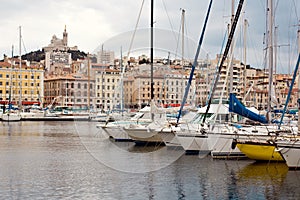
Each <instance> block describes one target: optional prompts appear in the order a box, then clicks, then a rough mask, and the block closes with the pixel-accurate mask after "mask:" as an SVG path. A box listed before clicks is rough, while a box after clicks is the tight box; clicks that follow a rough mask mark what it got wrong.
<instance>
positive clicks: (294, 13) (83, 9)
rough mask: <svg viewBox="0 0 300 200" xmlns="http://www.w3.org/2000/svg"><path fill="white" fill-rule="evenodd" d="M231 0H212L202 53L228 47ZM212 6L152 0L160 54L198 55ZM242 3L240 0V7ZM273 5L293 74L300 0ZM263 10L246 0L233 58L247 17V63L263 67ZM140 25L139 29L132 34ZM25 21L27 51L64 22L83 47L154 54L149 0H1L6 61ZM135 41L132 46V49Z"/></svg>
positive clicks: (211, 54) (280, 58)
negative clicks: (226, 37) (207, 13)
mask: <svg viewBox="0 0 300 200" xmlns="http://www.w3.org/2000/svg"><path fill="white" fill-rule="evenodd" d="M143 2H144V3H143ZM231 2H232V1H231V0H215V1H214V2H213V5H212V9H211V14H210V17H209V21H208V24H207V28H206V32H205V36H204V40H203V44H202V49H201V53H200V57H199V58H200V59H205V58H207V57H208V58H210V59H214V58H215V57H216V54H219V53H220V52H222V44H223V40H224V37H225V35H226V33H227V25H228V23H229V22H230V16H231ZM142 3H143V4H142ZM208 4H209V0H154V22H155V23H154V29H155V34H154V40H155V42H154V52H155V53H154V55H155V56H160V57H167V56H168V52H171V53H170V54H171V55H170V57H171V59H172V58H180V57H181V56H182V54H183V57H185V58H186V59H191V60H192V59H193V58H194V56H195V52H196V48H197V44H198V40H199V37H200V34H201V31H202V27H203V23H204V19H205V16H206V12H207V8H208ZM237 4H238V1H237V0H236V1H235V9H236V7H237ZM142 5H143V6H142ZM274 5H275V26H276V27H278V28H277V30H278V31H277V37H276V38H277V46H278V47H277V48H276V50H277V59H276V60H277V62H276V63H277V68H276V71H277V72H278V73H292V72H293V69H294V67H295V65H296V60H297V56H298V50H297V49H298V44H297V30H298V27H299V23H300V22H299V16H300V13H299V12H300V2H299V1H298V0H281V1H280V0H274ZM141 8H142V10H141ZM182 9H184V10H185V18H184V19H185V25H184V38H185V39H184V40H183V41H184V48H181V42H182V40H181V36H180V35H178V33H181V29H180V28H181V16H182ZM140 10H141V15H140V18H138V16H139V12H140ZM265 12H266V0H251V1H246V0H245V2H244V5H243V12H242V15H241V17H240V18H239V25H238V27H237V29H236V32H235V36H236V45H235V50H234V57H235V58H237V59H240V60H244V58H243V49H244V48H243V47H244V46H243V42H242V41H243V32H242V30H243V29H244V28H242V27H243V26H242V24H243V21H244V19H247V21H248V26H247V31H246V35H247V37H246V41H247V42H246V49H247V50H246V52H247V54H246V55H247V57H246V62H247V64H250V65H251V66H252V67H254V68H264V67H265V64H264V63H265V62H264V61H265V60H266V59H265V56H264V55H265V54H264V48H265V44H264V33H265V32H266V31H265V30H266V14H265ZM138 19H140V20H139V23H138V24H137V20H138ZM136 25H137V31H136V33H135V37H134V38H133V40H132V37H133V33H134V32H135V30H136V29H135V27H136ZM19 26H21V31H22V34H21V35H22V47H21V50H22V54H25V53H28V52H31V51H35V50H39V49H40V50H41V49H42V48H43V47H45V46H47V45H48V44H50V40H51V38H52V36H53V35H56V36H57V37H58V38H62V33H63V30H64V27H65V26H66V27H67V32H68V44H69V46H78V49H79V50H80V51H84V52H89V53H95V52H97V51H98V50H99V49H101V48H103V49H104V50H111V51H115V55H116V57H118V56H120V52H121V51H122V54H123V55H129V56H132V55H135V54H136V55H139V54H142V53H143V54H149V46H150V45H149V40H150V39H149V38H150V37H149V27H150V0H144V1H143V0H126V1H121V0H109V1H107V0H84V1H82V0H2V1H1V7H0V33H1V37H0V59H3V54H6V55H8V56H10V55H11V54H12V53H11V52H12V50H11V49H12V45H14V55H19ZM179 36H180V37H179ZM131 40H132V41H133V42H132V43H133V45H132V47H131V48H129V46H130V41H131ZM121 49H122V50H121ZM182 49H184V50H182Z"/></svg>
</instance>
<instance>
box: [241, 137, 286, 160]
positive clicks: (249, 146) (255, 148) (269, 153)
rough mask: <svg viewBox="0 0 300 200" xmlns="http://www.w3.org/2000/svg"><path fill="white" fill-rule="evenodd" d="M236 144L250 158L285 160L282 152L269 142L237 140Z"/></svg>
mask: <svg viewBox="0 0 300 200" xmlns="http://www.w3.org/2000/svg"><path fill="white" fill-rule="evenodd" d="M236 146H237V147H238V148H239V149H240V151H241V152H243V153H244V154H245V155H246V156H247V157H248V158H250V159H253V160H258V161H284V159H283V157H282V156H281V154H280V153H279V152H278V151H276V147H275V145H274V144H272V143H268V142H252V141H245V142H239V141H238V142H237V144H236Z"/></svg>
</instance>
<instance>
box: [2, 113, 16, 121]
mask: <svg viewBox="0 0 300 200" xmlns="http://www.w3.org/2000/svg"><path fill="white" fill-rule="evenodd" d="M20 120H21V115H20V114H19V113H4V114H3V115H2V121H10V122H11V121H20Z"/></svg>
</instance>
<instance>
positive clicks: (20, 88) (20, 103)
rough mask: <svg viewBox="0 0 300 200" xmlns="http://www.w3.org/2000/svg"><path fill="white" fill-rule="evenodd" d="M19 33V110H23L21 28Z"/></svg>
mask: <svg viewBox="0 0 300 200" xmlns="http://www.w3.org/2000/svg"><path fill="white" fill-rule="evenodd" d="M19 31H20V35H19V55H20V63H19V66H20V70H19V77H20V79H19V81H20V82H19V92H20V97H19V109H20V110H21V108H22V55H21V53H22V51H21V41H22V34H21V26H19Z"/></svg>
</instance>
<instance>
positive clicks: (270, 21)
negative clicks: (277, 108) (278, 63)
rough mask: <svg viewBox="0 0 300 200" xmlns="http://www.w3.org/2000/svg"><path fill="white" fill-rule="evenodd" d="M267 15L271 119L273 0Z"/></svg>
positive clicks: (269, 1) (269, 111) (268, 113)
mask: <svg viewBox="0 0 300 200" xmlns="http://www.w3.org/2000/svg"><path fill="white" fill-rule="evenodd" d="M267 1H268V5H267V15H268V32H267V35H268V40H267V47H268V49H269V53H268V57H269V63H268V64H269V88H268V101H267V102H268V108H267V120H268V121H270V119H271V116H270V113H271V102H272V90H273V89H272V87H273V16H274V15H273V0H267Z"/></svg>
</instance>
